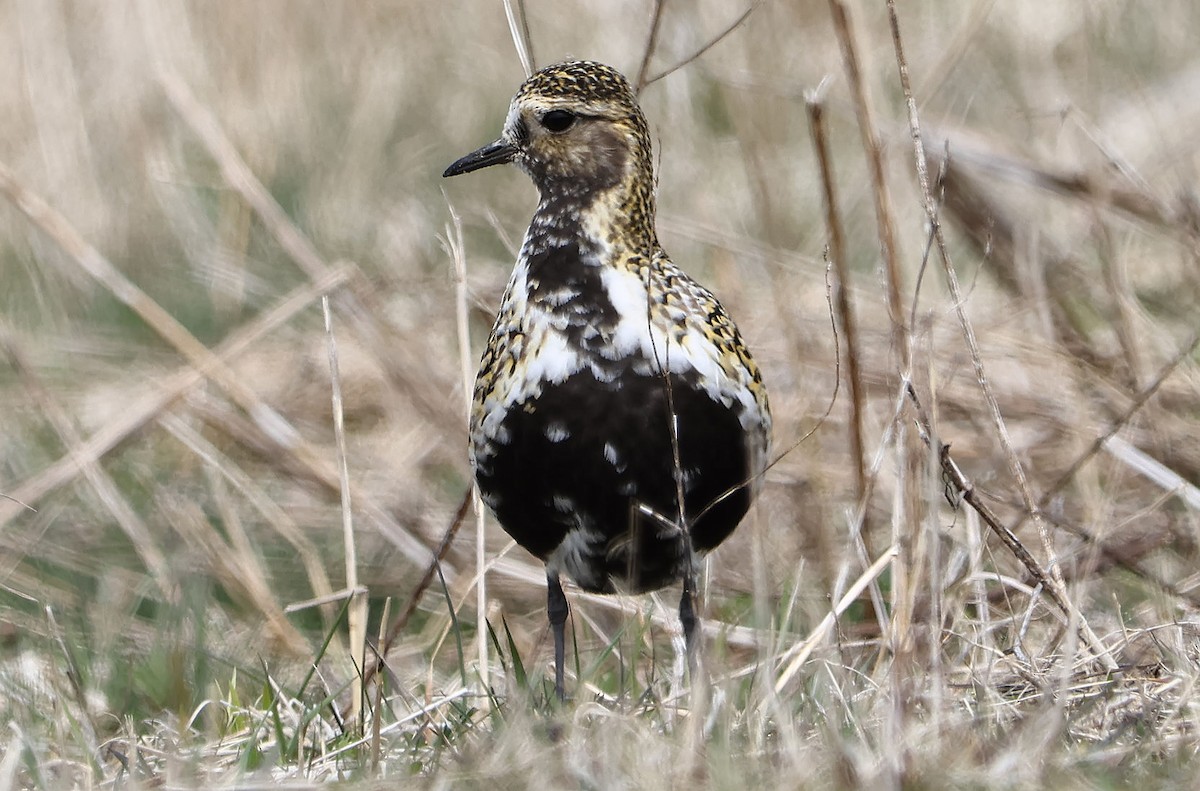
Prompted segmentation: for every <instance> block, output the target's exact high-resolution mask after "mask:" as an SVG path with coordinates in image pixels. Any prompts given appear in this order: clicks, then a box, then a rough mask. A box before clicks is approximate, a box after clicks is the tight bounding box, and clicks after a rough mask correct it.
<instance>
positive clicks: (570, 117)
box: [542, 110, 575, 132]
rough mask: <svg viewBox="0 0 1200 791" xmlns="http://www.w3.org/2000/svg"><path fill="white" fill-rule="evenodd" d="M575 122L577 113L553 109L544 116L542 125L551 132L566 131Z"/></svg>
mask: <svg viewBox="0 0 1200 791" xmlns="http://www.w3.org/2000/svg"><path fill="white" fill-rule="evenodd" d="M573 123H575V113H571V112H567V111H566V110H551V111H550V112H548V113H546V114H545V115H543V116H542V126H544V127H546V128H547V129H549V130H550V131H551V132H565V131H567V130H568V129H570V128H571V124H573Z"/></svg>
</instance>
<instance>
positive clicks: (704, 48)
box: [641, 0, 762, 88]
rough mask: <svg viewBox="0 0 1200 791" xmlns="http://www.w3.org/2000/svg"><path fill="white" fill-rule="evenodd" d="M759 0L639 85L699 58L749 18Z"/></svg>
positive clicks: (651, 83) (656, 79) (664, 75)
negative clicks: (688, 52) (707, 38)
mask: <svg viewBox="0 0 1200 791" xmlns="http://www.w3.org/2000/svg"><path fill="white" fill-rule="evenodd" d="M760 2H762V0H754V2H753V3H751V4H750V7H749V8H747V9H746V10H745V11H743V12H742V15H741V16H739V17H738V18H737V19H735V20H734V21H733V23H732V24H731V25H730V26H729V27H727V28H725V29H724V30H722V31H721V32H720V33H718V34H717V35H716V36H714V37H713V38H712V39H711V40H709V42H708V43H707V44H705V45H704V46H702V47H700V49H698V50H696V51H695V52H693V53H692V54H691V55H689V56H687V57H686V58H684V59H683V60H681V61H679V62H678V63H676V64H675V65H674V66H672V67H671V68H669V69H666V70H664V71H661V72H659V73H658V74H655V75H654V76H653V77H651V78H650V79H648V80H646V81H645V82H644V83H642V85H641V87H642V88H645V87H646V86H647V85H653V84H654V83H656V82H658V81H659V80H661V79H662V78H663V77H667V76H669V75H671V74H674V73H675V72H677V71H679V70H680V69H682V68H683V67H684V66H686V65H688V64H689V63H691V62H692V61H694V60H696V59H697V58H699V57H700V56H701V55H703V54H704V53H705V52H708V51H709V50H710V49H712V48H713V47H715V46H716V45H717V44H719V43H720V42H721V40H722V39H724V38H725V37H726V36H728V35H729V34H730V33H732V32H733V31H735V30H737V29H738V28H739V27H741V26H742V23H743V22H745V21H746V20H747V19H749V18H750V14H751V13H752V12H753V11H754V9H755V8H757V7H758V4H759V3H760Z"/></svg>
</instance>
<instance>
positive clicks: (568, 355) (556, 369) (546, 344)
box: [525, 320, 582, 384]
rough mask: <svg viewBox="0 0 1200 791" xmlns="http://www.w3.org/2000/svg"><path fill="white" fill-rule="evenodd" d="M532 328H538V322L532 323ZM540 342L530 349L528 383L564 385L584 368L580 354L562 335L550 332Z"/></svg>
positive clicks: (526, 373)
mask: <svg viewBox="0 0 1200 791" xmlns="http://www.w3.org/2000/svg"><path fill="white" fill-rule="evenodd" d="M531 326H532V327H537V326H538V323H537V321H536V320H534V321H533V322H531ZM542 326H545V324H543V325H542ZM538 341H540V343H538V344H536V345H535V346H534V347H533V348H532V349H530V354H531V357H529V361H528V367H527V368H526V370H525V380H526V381H529V382H550V383H552V384H562V383H563V382H565V381H566V380H567V377H568V376H570V375H571V374H573V373H577V372H578V371H579V369H580V368H581V367H582V360H581V359H580V356H579V352H578V351H576V350H575V349H572V348H571V346H570V345H569V344H568V343H567V337H566V336H565V335H563V334H562V333H559V332H554V331H553V330H550V331H547V332H545V333H544V334H542V336H541V337H540V338H538Z"/></svg>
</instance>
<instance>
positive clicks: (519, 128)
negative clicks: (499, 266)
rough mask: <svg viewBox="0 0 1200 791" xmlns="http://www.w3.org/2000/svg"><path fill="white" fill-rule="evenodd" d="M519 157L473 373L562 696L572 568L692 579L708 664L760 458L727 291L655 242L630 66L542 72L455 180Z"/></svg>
mask: <svg viewBox="0 0 1200 791" xmlns="http://www.w3.org/2000/svg"><path fill="white" fill-rule="evenodd" d="M508 163H512V164H515V165H516V166H517V167H518V168H520V169H521V170H522V171H524V172H525V173H526V174H527V175H528V176H529V177H530V178H531V179H532V181H533V183H534V186H535V187H536V188H537V192H538V203H537V208H536V210H535V211H534V213H533V217H532V219H531V221H530V223H529V228H528V230H527V231H526V233H525V237H524V241H523V243H522V245H521V249H520V253H519V255H518V258H517V262H516V265H515V266H514V268H513V271H512V275H511V277H510V279H509V281H508V286H507V288H506V290H505V292H504V296H503V298H502V299H501V304H500V308H499V311H498V313H497V315H496V319H495V323H494V325H493V327H492V330H491V334H490V335H489V337H488V340H487V344H486V348H485V350H484V352H483V357H482V360H481V362H480V367H479V372H478V375H477V377H476V380H475V387H474V392H473V398H472V404H471V409H470V426H469V437H470V438H469V445H470V457H471V465H472V469H473V472H474V476H475V481H476V483H477V485H478V489H479V493H480V496H481V498H482V500H483V501H484V503H485V504H486V505H487V506H488V507H489V508H490V509H491V511H492V512H493V513H494V514H495V515H496V518H497V520H498V521H499V523H500V525H501V527H503V529H504V530H505V531H506V532H507V533H508V534H509V535H510V536H511V537H512V538H513V539H514V540H515V541H516V542H517V543H518V544H519V545H521V546H522V547H524V548H525V549H527V550H528V551H529V552H531V553H532V554H533V555H535V556H536V557H538V558H539V559H541V560H542V561H543V562H544V563H545V567H546V580H547V598H546V610H547V615H548V619H549V622H550V626H551V631H552V633H553V638H554V661H555V671H554V675H555V694H556V695H557V697H558V699H559V700H560V701H562V700H565V694H564V689H563V664H564V652H565V647H564V641H565V623H566V620H567V617H568V614H569V611H570V610H569V605H568V604H567V599H566V595H565V593H564V592H563V588H562V583H561V577H562V576H563V575H566V576H567V577H568V578H570V579H571V580H573V581H574V583H575V584H576V585H577V586H578V587H579V588H581V589H582V590H584V591H588V592H595V593H618V592H625V593H644V592H649V591H654V590H659V589H661V588H664V587H666V586H668V585H671V584H674V583H676V582H680V581H682V583H683V586H682V587H683V592H682V595H681V597H680V605H679V614H680V620H681V622H682V627H683V632H684V637H685V645H686V646H687V648H686V650H687V653H688V658H689V665H690V666H691V667H692V668H693V671H694V669H695V664H694V663H695V659H694V657H695V651H696V649H695V644H696V629H697V621H698V619H697V617H696V613H695V604H694V602H693V595H694V590H695V577H696V574H697V571H698V562H699V560H698V558H699V557H701V556H702V555H703V554H704V553H706V552H708V551H710V550H712V549H714V548H715V547H716V546H717V545H718V544H720V543H721V542H722V541H724V540H725V539H726V538H727V537H728V536H729V535H730V534H731V533H732V532H733V531H734V529H735V528H736V527H737V526H738V523H739V522H740V521H741V520H742V518H743V517H744V516H745V514H746V512H747V510H748V509H749V507H750V504H751V501H752V499H753V498H754V496H755V495H756V493H757V491H758V489H759V488H760V486H759V482H760V480H761V478H762V475H763V472H764V471H765V468H766V460H767V456H768V453H769V449H770V432H771V413H770V408H769V406H768V401H767V391H766V388H765V386H764V384H763V378H762V374H761V372H760V371H759V368H758V365H757V364H756V363H755V361H754V358H753V356H752V355H751V353H750V350H749V349H748V348H747V346H746V344H745V342H744V341H743V340H742V336H741V334H740V333H739V331H738V329H737V326H736V325H735V324H734V322H733V319H732V318H730V316H729V313H728V312H727V311H726V310H725V308H724V307H723V306H722V305H721V303H720V301H719V300H718V299H717V298H716V296H714V295H713V293H712V292H711V291H709V290H708V289H707V288H705V287H704V286H702V285H700V284H699V283H698V282H697V281H695V280H693V279H692V278H691V277H690V276H689V275H687V274H686V273H685V272H684V271H683V270H682V269H680V268H679V267H677V266H676V265H675V264H674V263H673V262H672V261H671V259H670V257H669V256H668V255H667V253H666V252H665V251H664V250H663V248H662V246H661V245H660V244H659V240H658V234H657V231H656V227H655V192H656V186H657V183H656V181H655V173H654V162H653V155H652V146H651V136H650V130H649V126H648V124H647V122H646V118H645V116H644V115H643V113H642V110H641V107H640V106H639V103H638V98H637V94H636V92H635V91H634V89H633V87H632V86H631V85H630V83H629V81H628V80H627V79H626V78H625V77H624V76H623V75H622V74H621V73H620V72H619V71H617V70H616V69H614V68H613V67H611V66H607V65H605V64H602V63H598V62H595V61H588V60H571V61H566V62H562V63H556V64H554V65H550V66H547V67H545V68H542V69H540V70H538V71H536V72H534V73H533V74H532V75H531V76H529V77H528V78H527V79H526V80H525V81H524V82H523V83H522V84H521V86H520V87H519V88H518V90H517V92H516V94H515V96H514V97H513V98H512V101H511V103H510V105H509V109H508V114H507V117H506V119H505V122H504V127H503V131H502V133H501V135H500V137H499V138H498V139H497V140H495V141H494V142H492V143H489V144H487V145H485V146H483V147H482V148H479V149H477V150H475V151H473V152H471V153H470V154H467V155H466V156H464V157H462V158H460V159H458V160H457V161H455V162H454V163H453V164H451V165H450V166H449V167H448V168H446V170H445V172H444V173H443V177H451V176H457V175H461V174H465V173H470V172H472V171H476V170H479V169H481V168H486V167H491V166H494V165H500V164H508Z"/></svg>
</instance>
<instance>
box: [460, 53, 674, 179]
mask: <svg viewBox="0 0 1200 791" xmlns="http://www.w3.org/2000/svg"><path fill="white" fill-rule="evenodd" d="M507 162H512V163H514V164H516V165H517V166H518V167H520V168H521V169H522V170H524V171H525V172H526V173H528V174H529V176H530V178H532V179H533V182H534V184H536V185H537V188H538V190H539V191H540V192H541V193H542V195H543V198H547V197H556V198H568V199H571V198H574V199H577V200H584V199H586V196H587V195H589V194H593V193H599V192H603V191H607V190H610V189H613V188H614V187H617V186H619V185H621V184H628V183H630V182H642V181H644V182H646V186H645V187H644V188H646V189H648V188H649V186H648V185H649V184H650V183H651V182H652V181H653V169H652V159H651V150H650V134H649V130H648V127H647V125H646V119H645V117H644V116H643V115H642V111H641V109H640V108H639V107H638V102H637V97H636V95H635V94H634V92H633V88H632V87H631V86H630V84H629V82H628V80H626V79H625V77H624V76H622V75H621V73H620V72H618V71H617V70H616V69H613V68H612V67H611V66H605V65H604V64H602V63H596V62H594V61H568V62H566V63H559V64H556V65H553V66H548V67H546V68H544V69H541V70H540V71H538V72H536V73H534V74H533V75H532V76H530V77H529V79H527V80H525V82H524V83H523V84H522V85H521V87H520V88H519V89H518V90H517V94H516V96H514V97H513V100H512V104H511V105H510V107H509V111H508V118H507V119H506V121H505V123H504V132H503V134H501V135H500V137H499V139H497V140H496V141H494V142H492V143H489V144H488V145H486V146H484V147H483V148H480V149H478V150H477V151H473V152H472V153H470V154H467V155H466V156H465V157H463V158H462V159H459V160H458V161H457V162H455V163H454V164H452V165H451V166H450V167H448V168H446V172H445V173H443V174H442V175H443V176H457V175H459V174H460V173H470V172H471V171H473V170H479V169H480V168H485V167H489V166H491V165H499V164H503V163H507Z"/></svg>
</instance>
